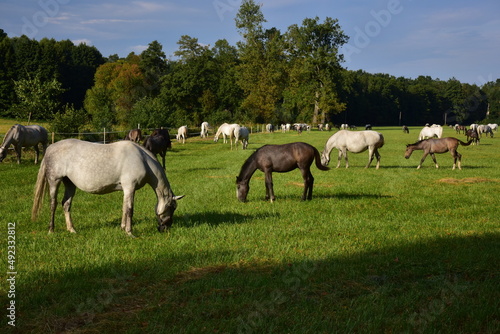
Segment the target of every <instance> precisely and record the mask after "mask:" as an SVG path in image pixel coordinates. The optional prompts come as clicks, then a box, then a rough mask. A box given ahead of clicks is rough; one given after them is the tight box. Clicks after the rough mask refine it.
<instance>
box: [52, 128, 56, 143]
mask: <svg viewBox="0 0 500 334" xmlns="http://www.w3.org/2000/svg"><path fill="white" fill-rule="evenodd" d="M55 136H56V134H55V133H54V132H53V131H52V144H54V141H55Z"/></svg>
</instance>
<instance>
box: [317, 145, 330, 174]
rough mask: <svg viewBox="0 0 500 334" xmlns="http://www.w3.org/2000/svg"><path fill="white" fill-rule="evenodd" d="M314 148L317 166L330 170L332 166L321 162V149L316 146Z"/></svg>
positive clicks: (320, 168)
mask: <svg viewBox="0 0 500 334" xmlns="http://www.w3.org/2000/svg"><path fill="white" fill-rule="evenodd" d="M313 148H314V160H315V161H316V167H318V169H319V170H330V167H326V166H323V165H322V164H321V156H320V154H319V151H318V149H317V148H316V147H313Z"/></svg>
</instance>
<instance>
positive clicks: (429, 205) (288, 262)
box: [0, 128, 500, 333]
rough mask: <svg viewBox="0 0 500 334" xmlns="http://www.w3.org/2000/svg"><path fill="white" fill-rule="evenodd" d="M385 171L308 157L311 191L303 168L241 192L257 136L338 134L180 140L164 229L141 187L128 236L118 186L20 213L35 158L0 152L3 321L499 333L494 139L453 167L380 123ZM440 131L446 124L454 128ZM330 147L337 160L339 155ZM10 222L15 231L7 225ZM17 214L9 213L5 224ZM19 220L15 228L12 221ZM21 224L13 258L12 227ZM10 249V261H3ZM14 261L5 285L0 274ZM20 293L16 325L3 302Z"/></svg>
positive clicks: (497, 147) (139, 329)
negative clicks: (52, 228) (169, 223)
mask: <svg viewBox="0 0 500 334" xmlns="http://www.w3.org/2000/svg"><path fill="white" fill-rule="evenodd" d="M375 130H377V131H380V132H382V133H383V134H384V137H385V140H386V144H385V145H384V147H383V148H382V149H381V150H380V153H381V155H382V160H381V167H380V169H379V170H375V169H374V168H373V167H372V168H370V169H364V168H363V167H364V165H365V164H366V160H367V153H366V152H365V153H361V154H350V155H349V163H350V168H349V169H345V168H339V169H332V170H330V171H327V172H322V171H319V170H318V169H317V168H316V167H312V173H313V175H314V177H315V187H314V194H313V200H312V201H306V202H301V201H300V197H301V194H302V178H301V176H300V173H299V172H298V170H296V171H292V172H290V173H284V174H274V175H273V176H274V190H275V194H276V197H277V200H276V202H274V203H269V202H266V201H264V196H265V188H264V178H263V174H262V173H261V172H259V171H257V172H256V173H255V174H254V176H253V178H252V181H251V183H250V185H251V190H250V192H249V196H248V200H249V201H248V202H247V203H240V202H238V201H237V200H236V194H235V176H236V175H237V174H238V172H239V169H240V167H241V165H242V163H243V161H244V160H245V159H246V158H247V157H248V156H249V155H250V154H251V152H253V151H254V150H255V149H256V148H258V147H260V146H262V145H264V144H267V143H274V144H281V143H287V142H294V141H304V142H307V143H310V144H312V145H314V146H315V147H317V148H318V149H319V150H322V148H323V145H324V143H325V142H326V140H327V138H328V137H329V136H330V135H331V134H333V132H331V133H328V132H318V131H313V132H311V133H303V134H302V135H297V134H296V133H288V134H282V133H274V134H253V135H251V137H250V145H249V150H247V151H243V150H237V151H230V150H229V145H228V144H223V143H222V142H219V143H214V142H213V141H212V140H211V139H207V140H200V139H199V138H189V139H188V141H187V142H186V144H185V145H181V144H178V143H175V142H174V144H173V151H171V152H168V154H167V175H168V178H169V181H170V183H171V185H172V188H173V190H174V192H175V194H176V195H186V197H185V198H184V199H182V200H180V201H179V203H178V209H177V211H176V214H175V218H176V220H175V221H174V226H173V228H172V229H171V230H170V232H168V233H164V234H160V233H158V232H157V230H156V218H155V214H154V206H155V203H156V198H155V194H154V192H153V191H152V190H151V189H150V188H149V187H148V186H146V187H145V188H144V189H141V190H140V191H138V192H137V195H136V206H135V212H134V227H133V228H134V234H135V235H136V236H138V238H135V239H132V238H129V237H127V236H126V235H125V233H124V232H123V231H121V229H120V220H121V201H122V198H121V195H122V194H121V193H113V194H109V195H104V196H97V195H90V194H86V193H83V192H81V191H78V192H77V195H76V197H75V200H74V202H73V210H72V212H73V220H74V223H75V228H76V230H77V231H78V233H77V234H70V233H68V232H67V231H66V229H65V224H64V216H63V213H62V209H61V208H58V212H57V220H56V232H55V233H54V234H51V235H49V234H48V233H47V231H48V220H49V208H48V201H46V202H45V206H44V209H43V211H42V215H41V217H40V219H39V221H37V222H31V220H30V213H31V205H32V199H33V194H32V192H33V186H34V183H35V180H36V174H37V171H38V166H35V165H34V164H33V155H32V154H31V153H30V152H25V153H24V156H23V161H22V164H21V165H20V166H19V165H17V164H16V163H15V158H14V157H13V156H12V155H10V156H9V157H8V158H7V159H6V161H5V162H4V163H1V164H0V189H1V193H2V195H1V197H0V210H1V215H0V217H1V221H2V227H1V228H2V232H1V235H2V236H3V237H2V238H1V240H0V245H1V248H0V257H1V258H0V263H1V269H0V278H1V281H2V284H1V296H0V298H1V301H2V306H3V307H2V309H3V312H4V313H5V314H2V319H3V320H2V329H5V328H9V329H10V330H11V331H13V332H20V333H21V332H22V333H42V332H49V333H50V332H52V333H61V332H73V333H118V332H120V333H146V332H149V333H241V332H242V333H498V332H499V331H500V315H499V311H498V310H499V306H500V305H499V304H500V302H499V301H500V293H499V292H500V283H499V282H500V277H499V271H500V270H499V263H500V230H499V227H500V224H499V215H498V213H499V212H498V207H499V204H500V198H499V193H500V169H499V167H498V166H499V164H500V139H499V138H498V137H495V138H483V140H482V141H481V144H480V145H479V146H469V147H459V152H460V153H462V155H463V159H462V168H463V169H462V170H451V166H452V159H451V156H450V155H449V154H448V153H446V154H442V155H437V160H438V162H439V164H440V168H439V169H435V168H434V166H433V164H432V160H431V159H430V157H429V158H428V159H427V160H426V162H425V163H424V165H423V167H422V168H421V169H420V170H417V169H416V166H417V165H418V161H419V160H420V157H421V153H422V152H421V151H416V152H414V154H413V156H412V157H411V158H410V159H408V160H406V159H404V157H403V154H404V149H405V144H408V143H412V142H415V141H416V139H417V136H418V130H419V129H417V128H410V134H403V133H402V131H401V129H400V128H376V129H375ZM444 135H445V136H456V137H458V138H460V139H462V140H465V139H464V136H463V135H456V134H455V133H454V131H452V130H451V129H449V128H445V130H444ZM336 152H337V151H336V150H334V151H333V152H332V163H334V162H335V161H336V154H337V153H336ZM9 223H15V229H11V230H9ZM12 225H13V224H10V226H11V227H12ZM10 231H14V232H10ZM9 233H10V234H12V233H15V234H14V235H15V247H16V248H15V249H16V256H15V262H13V263H9V261H8V253H7V249H8V238H7V235H9ZM11 260H12V259H11ZM12 264H14V266H15V270H16V272H17V275H16V276H15V278H16V281H15V297H14V298H10V297H8V295H9V289H10V290H11V289H12V287H11V286H10V285H9V284H8V283H6V282H7V281H6V279H7V278H9V276H7V275H6V273H7V272H9V271H10V270H9V269H8V268H9V265H12ZM11 300H14V301H15V307H16V310H15V315H16V322H15V324H16V327H15V328H12V327H11V326H9V325H8V324H7V321H9V318H7V317H6V315H8V314H9V313H8V312H9V311H8V310H6V309H7V307H8V306H9V305H10V304H9V303H10V302H11Z"/></svg>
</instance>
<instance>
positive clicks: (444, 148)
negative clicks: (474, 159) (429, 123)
mask: <svg viewBox="0 0 500 334" xmlns="http://www.w3.org/2000/svg"><path fill="white" fill-rule="evenodd" d="M471 143H472V140H469V142H467V143H464V142H463V141H461V140H459V139H457V138H453V137H446V138H440V139H424V140H420V141H418V142H416V143H415V144H408V145H406V152H405V158H406V159H409V158H410V156H411V154H412V153H413V151H415V150H424V155H423V156H422V159H421V160H420V164H419V165H418V167H417V169H419V168H420V167H421V166H422V163H423V162H424V160H425V158H426V157H427V155H429V154H430V155H431V157H432V160H433V161H434V164H435V165H436V168H439V166H438V164H437V162H436V157H435V156H434V153H446V152H448V151H450V153H451V156H452V157H453V169H455V166H456V164H457V160H458V169H462V167H461V165H460V164H461V162H462V155H461V154H460V153H458V152H457V147H458V144H460V145H462V146H469V145H470V144H471Z"/></svg>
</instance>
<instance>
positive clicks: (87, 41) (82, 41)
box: [72, 38, 92, 46]
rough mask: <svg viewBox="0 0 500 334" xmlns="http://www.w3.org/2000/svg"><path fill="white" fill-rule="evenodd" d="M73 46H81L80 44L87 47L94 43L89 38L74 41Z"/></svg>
mask: <svg viewBox="0 0 500 334" xmlns="http://www.w3.org/2000/svg"><path fill="white" fill-rule="evenodd" d="M72 42H73V44H75V45H80V44H85V45H89V46H90V45H92V41H91V40H90V39H87V38H82V39H75V40H72Z"/></svg>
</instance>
